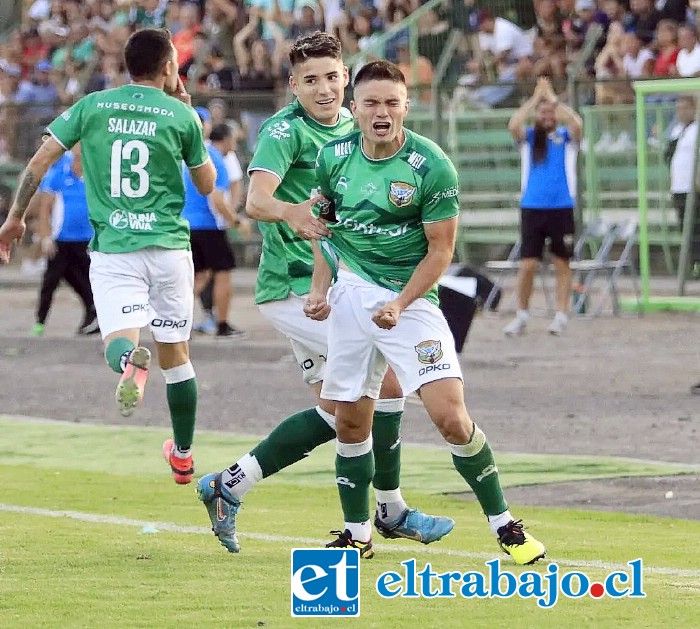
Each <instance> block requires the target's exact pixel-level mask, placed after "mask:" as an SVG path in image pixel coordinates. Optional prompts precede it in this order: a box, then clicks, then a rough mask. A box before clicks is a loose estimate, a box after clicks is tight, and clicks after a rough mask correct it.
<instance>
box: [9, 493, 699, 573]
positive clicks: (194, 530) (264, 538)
mask: <svg viewBox="0 0 700 629" xmlns="http://www.w3.org/2000/svg"><path fill="white" fill-rule="evenodd" d="M0 511H5V512H8V513H23V514H25V515H38V516H42V517H47V518H68V519H70V520H78V521H80V522H89V523H91V524H111V525H114V526H132V527H136V528H144V527H146V526H148V527H155V528H156V529H158V530H159V531H164V532H167V533H188V534H194V535H211V534H212V533H211V529H209V528H205V527H203V526H181V525H180V524H175V523H173V522H147V521H146V520H133V519H131V518H123V517H121V516H116V515H100V514H98V513H84V512H82V511H55V510H52V509H41V508H39V507H25V506H20V505H8V504H2V503H0ZM239 536H240V537H243V538H244V539H255V540H258V541H261V542H276V543H280V542H282V543H289V544H310V545H313V546H322V545H323V544H325V543H326V542H327V541H328V540H323V539H316V538H313V537H291V536H289V535H267V534H265V533H239ZM375 548H377V549H378V550H384V551H393V552H397V551H398V552H406V553H410V554H411V555H439V556H446V557H461V558H462V559H472V560H474V559H477V560H478V559H482V560H484V561H490V560H491V559H494V558H495V554H489V553H472V552H469V551H466V550H451V549H449V548H436V547H433V546H423V545H421V544H413V545H410V546H408V545H406V544H391V545H389V544H375ZM549 561H553V562H555V563H557V564H559V565H560V566H568V567H571V568H593V569H598V570H604V571H606V572H612V571H614V570H627V569H629V566H628V565H627V564H618V563H610V562H607V561H588V560H585V559H554V558H551V557H549ZM644 573H645V574H654V575H671V576H674V577H688V578H695V579H697V578H700V570H687V569H683V568H665V567H660V566H650V565H649V564H645V565H644Z"/></svg>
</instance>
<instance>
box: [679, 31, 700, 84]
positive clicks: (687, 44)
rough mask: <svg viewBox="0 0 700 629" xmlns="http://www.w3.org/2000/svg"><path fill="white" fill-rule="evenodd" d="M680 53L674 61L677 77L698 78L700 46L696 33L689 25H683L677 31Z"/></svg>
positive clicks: (699, 72)
mask: <svg viewBox="0 0 700 629" xmlns="http://www.w3.org/2000/svg"><path fill="white" fill-rule="evenodd" d="M678 45H679V46H680V51H679V53H678V58H677V59H676V70H677V72H678V76H683V77H691V76H700V44H698V33H697V31H696V30H695V27H694V26H692V25H691V24H684V25H683V26H681V27H680V28H679V29H678Z"/></svg>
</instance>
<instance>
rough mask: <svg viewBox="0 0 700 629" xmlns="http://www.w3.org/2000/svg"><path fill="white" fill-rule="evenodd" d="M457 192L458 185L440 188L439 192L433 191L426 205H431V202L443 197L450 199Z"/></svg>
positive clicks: (440, 199)
mask: <svg viewBox="0 0 700 629" xmlns="http://www.w3.org/2000/svg"><path fill="white" fill-rule="evenodd" d="M458 194H459V187H458V186H450V187H449V188H445V189H444V190H440V191H439V192H434V193H433V196H432V198H431V199H430V201H428V205H432V204H433V203H437V202H438V201H442V200H443V199H452V198H453V197H456V196H457V195H458Z"/></svg>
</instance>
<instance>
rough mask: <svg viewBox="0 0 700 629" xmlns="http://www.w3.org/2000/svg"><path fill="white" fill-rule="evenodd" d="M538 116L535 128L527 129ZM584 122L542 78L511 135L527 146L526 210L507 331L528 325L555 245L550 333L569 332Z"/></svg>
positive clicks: (514, 332)
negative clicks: (539, 278)
mask: <svg viewBox="0 0 700 629" xmlns="http://www.w3.org/2000/svg"><path fill="white" fill-rule="evenodd" d="M532 114H534V125H533V126H531V127H530V126H525V122H526V120H527V118H528V117H529V116H531V115H532ZM582 128H583V123H582V122H581V118H580V117H579V116H578V114H577V113H576V112H575V111H574V110H573V109H571V108H570V107H568V106H567V105H564V104H563V103H560V102H559V100H558V98H557V96H556V94H555V93H554V90H553V89H552V85H551V83H550V82H549V80H548V79H546V78H540V79H538V81H537V86H536V87H535V91H534V93H533V95H532V96H531V97H530V98H529V99H528V100H527V101H526V102H525V103H524V104H523V105H522V106H521V107H520V108H519V109H518V110H517V111H516V112H515V114H513V117H512V118H511V119H510V122H509V124H508V130H509V131H510V132H511V134H512V135H513V138H514V139H515V140H516V141H517V142H518V144H519V145H520V147H521V153H522V160H523V185H522V189H523V194H522V198H521V201H520V206H521V208H522V209H521V243H522V246H521V254H520V271H519V273H518V312H517V314H516V317H515V319H513V321H511V322H510V323H509V324H508V325H507V326H506V327H505V328H504V330H503V332H504V333H505V334H506V335H507V336H515V335H518V334H521V333H522V332H523V331H524V330H525V327H526V326H527V323H528V318H529V314H528V308H529V303H530V295H531V294H532V282H533V279H534V277H535V273H536V271H537V266H538V264H539V261H540V259H541V258H542V253H543V249H544V244H545V239H546V238H549V240H550V249H551V252H552V254H553V255H554V268H555V272H556V278H557V291H556V301H557V312H556V315H555V316H554V320H553V321H552V323H551V324H550V326H549V328H548V332H549V333H550V334H553V335H557V336H558V335H560V334H561V333H562V332H563V331H564V329H565V328H566V324H567V322H568V313H569V308H570V301H571V269H570V267H569V259H570V258H571V256H572V255H573V245H574V232H575V228H574V206H575V202H576V188H575V186H576V184H575V181H576V178H575V172H576V155H577V153H578V150H579V143H580V142H581V133H582Z"/></svg>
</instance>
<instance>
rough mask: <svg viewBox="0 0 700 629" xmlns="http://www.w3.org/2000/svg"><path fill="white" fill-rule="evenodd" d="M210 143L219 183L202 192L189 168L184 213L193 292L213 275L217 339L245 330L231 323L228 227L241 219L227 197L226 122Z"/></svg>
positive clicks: (197, 292)
mask: <svg viewBox="0 0 700 629" xmlns="http://www.w3.org/2000/svg"><path fill="white" fill-rule="evenodd" d="M209 139H210V144H209V145H208V146H207V150H208V151H209V155H210V157H211V160H212V162H213V163H214V166H215V168H216V184H215V186H214V191H213V192H212V193H211V194H210V195H209V196H204V195H202V194H200V193H199V192H198V191H197V189H196V188H195V186H194V183H193V182H192V179H191V177H190V176H189V173H188V171H187V169H185V170H184V178H185V207H184V209H183V211H182V216H183V217H184V218H185V219H186V220H187V221H188V222H189V224H190V244H191V246H192V259H193V261H194V272H195V276H194V291H195V295H196V296H199V295H200V293H201V292H202V290H204V288H205V287H206V285H207V283H208V282H209V280H210V278H213V295H214V312H215V313H216V317H217V330H216V336H217V337H218V338H227V337H229V338H230V337H240V336H241V335H242V334H243V332H241V331H240V330H237V329H236V328H234V327H232V326H231V325H230V324H229V323H228V311H229V306H230V303H231V293H232V290H231V271H232V270H233V269H234V268H235V266H236V260H235V258H234V256H233V251H232V249H231V245H230V244H229V242H228V236H227V234H226V229H227V228H228V227H236V226H237V225H238V224H239V219H238V217H237V216H236V214H235V213H234V212H233V210H232V208H230V207H229V206H228V204H227V203H226V199H225V197H224V195H225V193H226V192H228V190H229V177H228V171H227V170H226V164H225V163H224V157H225V155H226V154H227V153H228V152H229V151H230V150H231V147H232V146H233V140H234V138H233V132H232V130H231V128H230V127H229V126H228V125H226V124H219V125H216V126H215V127H213V129H212V130H211V134H210V136H209Z"/></svg>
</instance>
